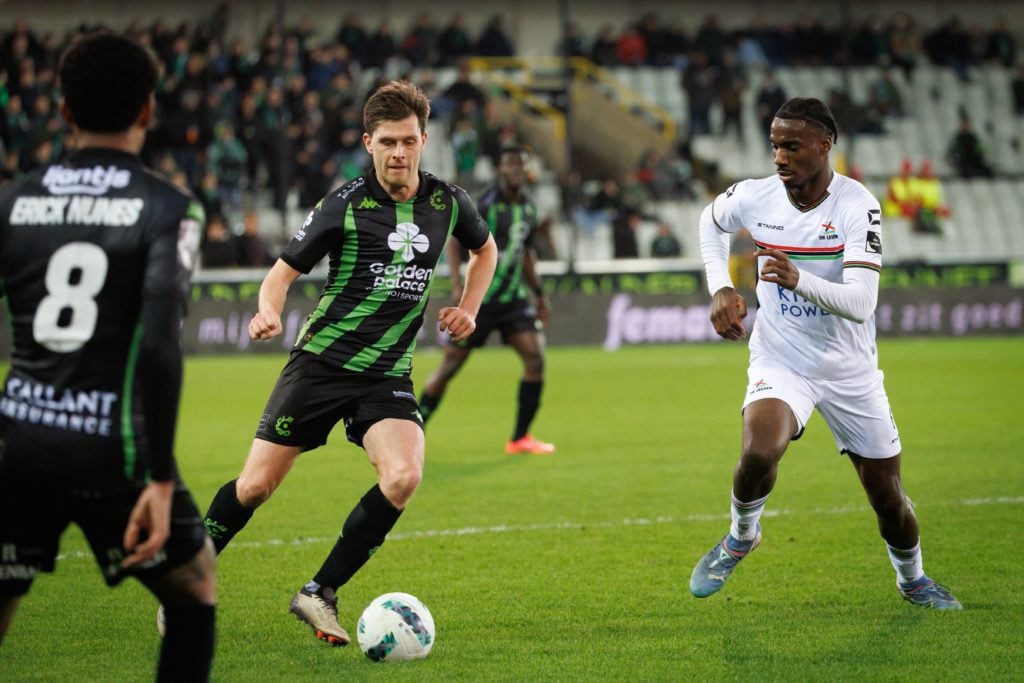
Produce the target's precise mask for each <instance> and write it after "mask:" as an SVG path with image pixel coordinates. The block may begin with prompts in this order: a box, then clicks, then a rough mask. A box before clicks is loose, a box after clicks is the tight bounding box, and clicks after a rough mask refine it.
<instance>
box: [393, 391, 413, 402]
mask: <svg viewBox="0 0 1024 683" xmlns="http://www.w3.org/2000/svg"><path fill="white" fill-rule="evenodd" d="M391 395H392V396H394V397H395V398H407V399H409V400H410V401H415V400H416V396H415V394H413V393H412V392H409V391H392V392H391Z"/></svg>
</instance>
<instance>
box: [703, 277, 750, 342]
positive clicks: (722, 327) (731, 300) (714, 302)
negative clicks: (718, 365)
mask: <svg viewBox="0 0 1024 683" xmlns="http://www.w3.org/2000/svg"><path fill="white" fill-rule="evenodd" d="M746 317H747V300H746V299H744V298H743V296H742V295H741V294H740V293H739V292H737V291H736V290H735V289H733V288H732V287H722V288H721V289H719V290H718V291H717V292H715V295H714V296H713V297H712V298H711V324H712V325H713V326H714V328H715V332H716V333H718V336H719V337H722V338H723V339H728V340H730V341H740V340H741V339H743V338H744V337H745V336H746V334H747V328H746V327H745V326H744V325H743V319H744V318H746Z"/></svg>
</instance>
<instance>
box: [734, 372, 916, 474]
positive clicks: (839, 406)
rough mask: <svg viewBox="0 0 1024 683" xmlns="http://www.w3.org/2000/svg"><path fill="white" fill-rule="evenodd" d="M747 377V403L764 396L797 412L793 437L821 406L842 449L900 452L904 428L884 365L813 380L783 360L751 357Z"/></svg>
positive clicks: (881, 454)
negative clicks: (895, 416)
mask: <svg viewBox="0 0 1024 683" xmlns="http://www.w3.org/2000/svg"><path fill="white" fill-rule="evenodd" d="M747 378H748V384H747V395H746V397H745V398H744V400H743V408H744V409H746V407H747V406H749V405H750V404H751V403H753V402H754V401H760V400H761V399H763V398H777V399H779V400H780V401H783V402H784V403H786V405H788V406H789V407H790V409H791V410H792V411H793V415H794V416H796V420H797V423H798V427H799V428H798V430H797V433H796V434H795V435H794V436H793V438H794V439H796V438H799V436H800V435H801V434H802V433H803V431H804V427H805V426H806V425H807V420H809V419H810V417H811V412H812V411H813V410H814V409H815V408H817V409H818V412H819V413H821V416H822V417H823V418H825V423H826V424H828V427H829V429H830V430H832V437H833V438H834V439H835V440H836V445H837V446H838V447H839V451H840V452H841V453H855V454H856V455H859V456H862V457H864V458H891V457H892V456H894V455H898V454H899V453H900V450H901V446H900V434H899V430H898V429H897V428H896V420H894V419H893V417H892V410H891V409H890V408H889V397H888V396H886V394H885V385H884V384H883V378H884V375H883V374H882V371H881V370H875V371H873V372H871V373H868V374H865V375H863V376H860V377H855V378H852V379H846V380H822V379H814V380H811V379H809V378H807V377H804V376H803V375H799V374H797V373H795V372H793V371H792V370H790V369H789V368H785V367H782V366H781V365H776V364H774V363H770V362H766V361H765V360H763V359H754V358H752V359H751V361H750V367H749V368H747Z"/></svg>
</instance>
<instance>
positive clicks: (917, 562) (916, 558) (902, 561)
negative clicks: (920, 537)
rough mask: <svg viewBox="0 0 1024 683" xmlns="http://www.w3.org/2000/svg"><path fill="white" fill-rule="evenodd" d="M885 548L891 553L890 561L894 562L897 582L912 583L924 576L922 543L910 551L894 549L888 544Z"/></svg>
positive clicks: (893, 566)
mask: <svg viewBox="0 0 1024 683" xmlns="http://www.w3.org/2000/svg"><path fill="white" fill-rule="evenodd" d="M885 547H886V549H887V550H888V551H889V561H890V562H892V568H893V569H895V570H896V580H897V581H900V582H902V583H910V582H911V581H917V580H918V579H920V578H921V577H922V576H924V562H923V561H922V560H921V543H920V541H919V542H918V543H917V545H915V546H914V547H913V548H911V549H910V550H901V549H899V548H893V547H892V546H891V545H889V544H888V543H886V544H885Z"/></svg>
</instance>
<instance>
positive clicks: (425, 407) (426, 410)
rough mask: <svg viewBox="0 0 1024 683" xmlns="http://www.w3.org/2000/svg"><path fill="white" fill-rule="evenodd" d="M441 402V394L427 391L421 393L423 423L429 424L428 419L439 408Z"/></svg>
mask: <svg viewBox="0 0 1024 683" xmlns="http://www.w3.org/2000/svg"><path fill="white" fill-rule="evenodd" d="M440 403H441V397H440V396H431V395H430V394H428V393H427V392H425V391H424V392H423V393H422V394H420V415H421V416H422V417H423V424H427V420H429V419H430V416H431V415H433V414H434V411H435V410H437V406H438V405H440Z"/></svg>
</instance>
